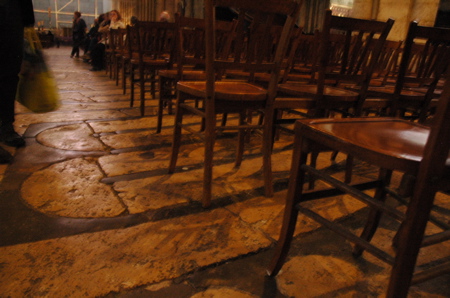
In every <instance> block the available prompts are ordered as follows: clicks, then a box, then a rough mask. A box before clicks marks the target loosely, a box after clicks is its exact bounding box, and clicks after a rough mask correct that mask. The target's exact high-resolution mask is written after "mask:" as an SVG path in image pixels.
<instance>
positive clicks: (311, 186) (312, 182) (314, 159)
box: [309, 150, 319, 189]
mask: <svg viewBox="0 0 450 298" xmlns="http://www.w3.org/2000/svg"><path fill="white" fill-rule="evenodd" d="M318 157H319V151H316V150H315V151H312V152H311V161H310V165H311V167H313V168H315V167H316V166H317V158H318ZM315 184H316V179H314V177H311V176H310V177H309V189H314V186H315Z"/></svg>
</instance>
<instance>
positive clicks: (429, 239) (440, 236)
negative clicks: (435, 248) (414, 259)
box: [422, 230, 450, 247]
mask: <svg viewBox="0 0 450 298" xmlns="http://www.w3.org/2000/svg"><path fill="white" fill-rule="evenodd" d="M447 240H450V231H449V230H447V231H444V232H440V233H436V234H433V235H430V236H425V237H424V239H423V241H422V247H425V246H429V245H433V244H437V243H441V242H444V241H447Z"/></svg>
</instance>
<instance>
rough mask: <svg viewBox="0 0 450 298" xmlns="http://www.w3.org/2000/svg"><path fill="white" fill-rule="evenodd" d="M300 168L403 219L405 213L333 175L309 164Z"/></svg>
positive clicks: (374, 206) (396, 217) (372, 205)
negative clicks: (328, 174) (325, 173)
mask: <svg viewBox="0 0 450 298" xmlns="http://www.w3.org/2000/svg"><path fill="white" fill-rule="evenodd" d="M301 168H302V170H304V171H306V172H308V173H310V174H312V175H314V176H316V177H318V178H320V179H322V180H324V181H326V182H328V183H329V184H331V185H333V186H334V187H336V188H338V189H340V190H342V191H344V192H345V193H348V194H350V195H352V196H353V197H355V198H356V199H358V200H360V201H362V202H364V203H366V204H368V205H369V206H371V207H373V208H376V209H378V210H382V211H383V212H385V213H386V214H388V215H390V216H392V217H393V218H395V219H397V220H404V219H405V215H404V214H403V213H401V212H400V211H398V210H396V209H394V208H391V207H388V206H386V205H385V204H384V203H383V202H380V201H377V200H375V199H374V198H372V197H371V196H369V195H366V194H365V193H363V192H361V191H359V190H357V189H355V188H353V187H351V186H349V185H347V184H345V183H343V182H341V181H339V180H337V179H335V178H333V177H330V176H326V175H324V174H323V173H321V172H320V171H318V170H316V169H315V168H313V167H311V166H308V165H302V166H301Z"/></svg>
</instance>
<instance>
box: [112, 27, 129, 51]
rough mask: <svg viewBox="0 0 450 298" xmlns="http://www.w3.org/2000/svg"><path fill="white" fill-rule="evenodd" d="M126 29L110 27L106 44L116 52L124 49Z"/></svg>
mask: <svg viewBox="0 0 450 298" xmlns="http://www.w3.org/2000/svg"><path fill="white" fill-rule="evenodd" d="M126 35H127V30H126V29H124V28H118V29H110V30H109V37H108V45H109V47H110V49H112V50H113V51H116V52H121V51H123V50H125V42H126Z"/></svg>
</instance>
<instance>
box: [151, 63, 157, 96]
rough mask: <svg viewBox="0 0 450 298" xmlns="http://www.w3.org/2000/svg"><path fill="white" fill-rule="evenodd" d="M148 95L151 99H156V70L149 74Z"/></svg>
mask: <svg viewBox="0 0 450 298" xmlns="http://www.w3.org/2000/svg"><path fill="white" fill-rule="evenodd" d="M150 94H151V95H152V99H155V98H156V70H153V71H152V72H151V74H150Z"/></svg>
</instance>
